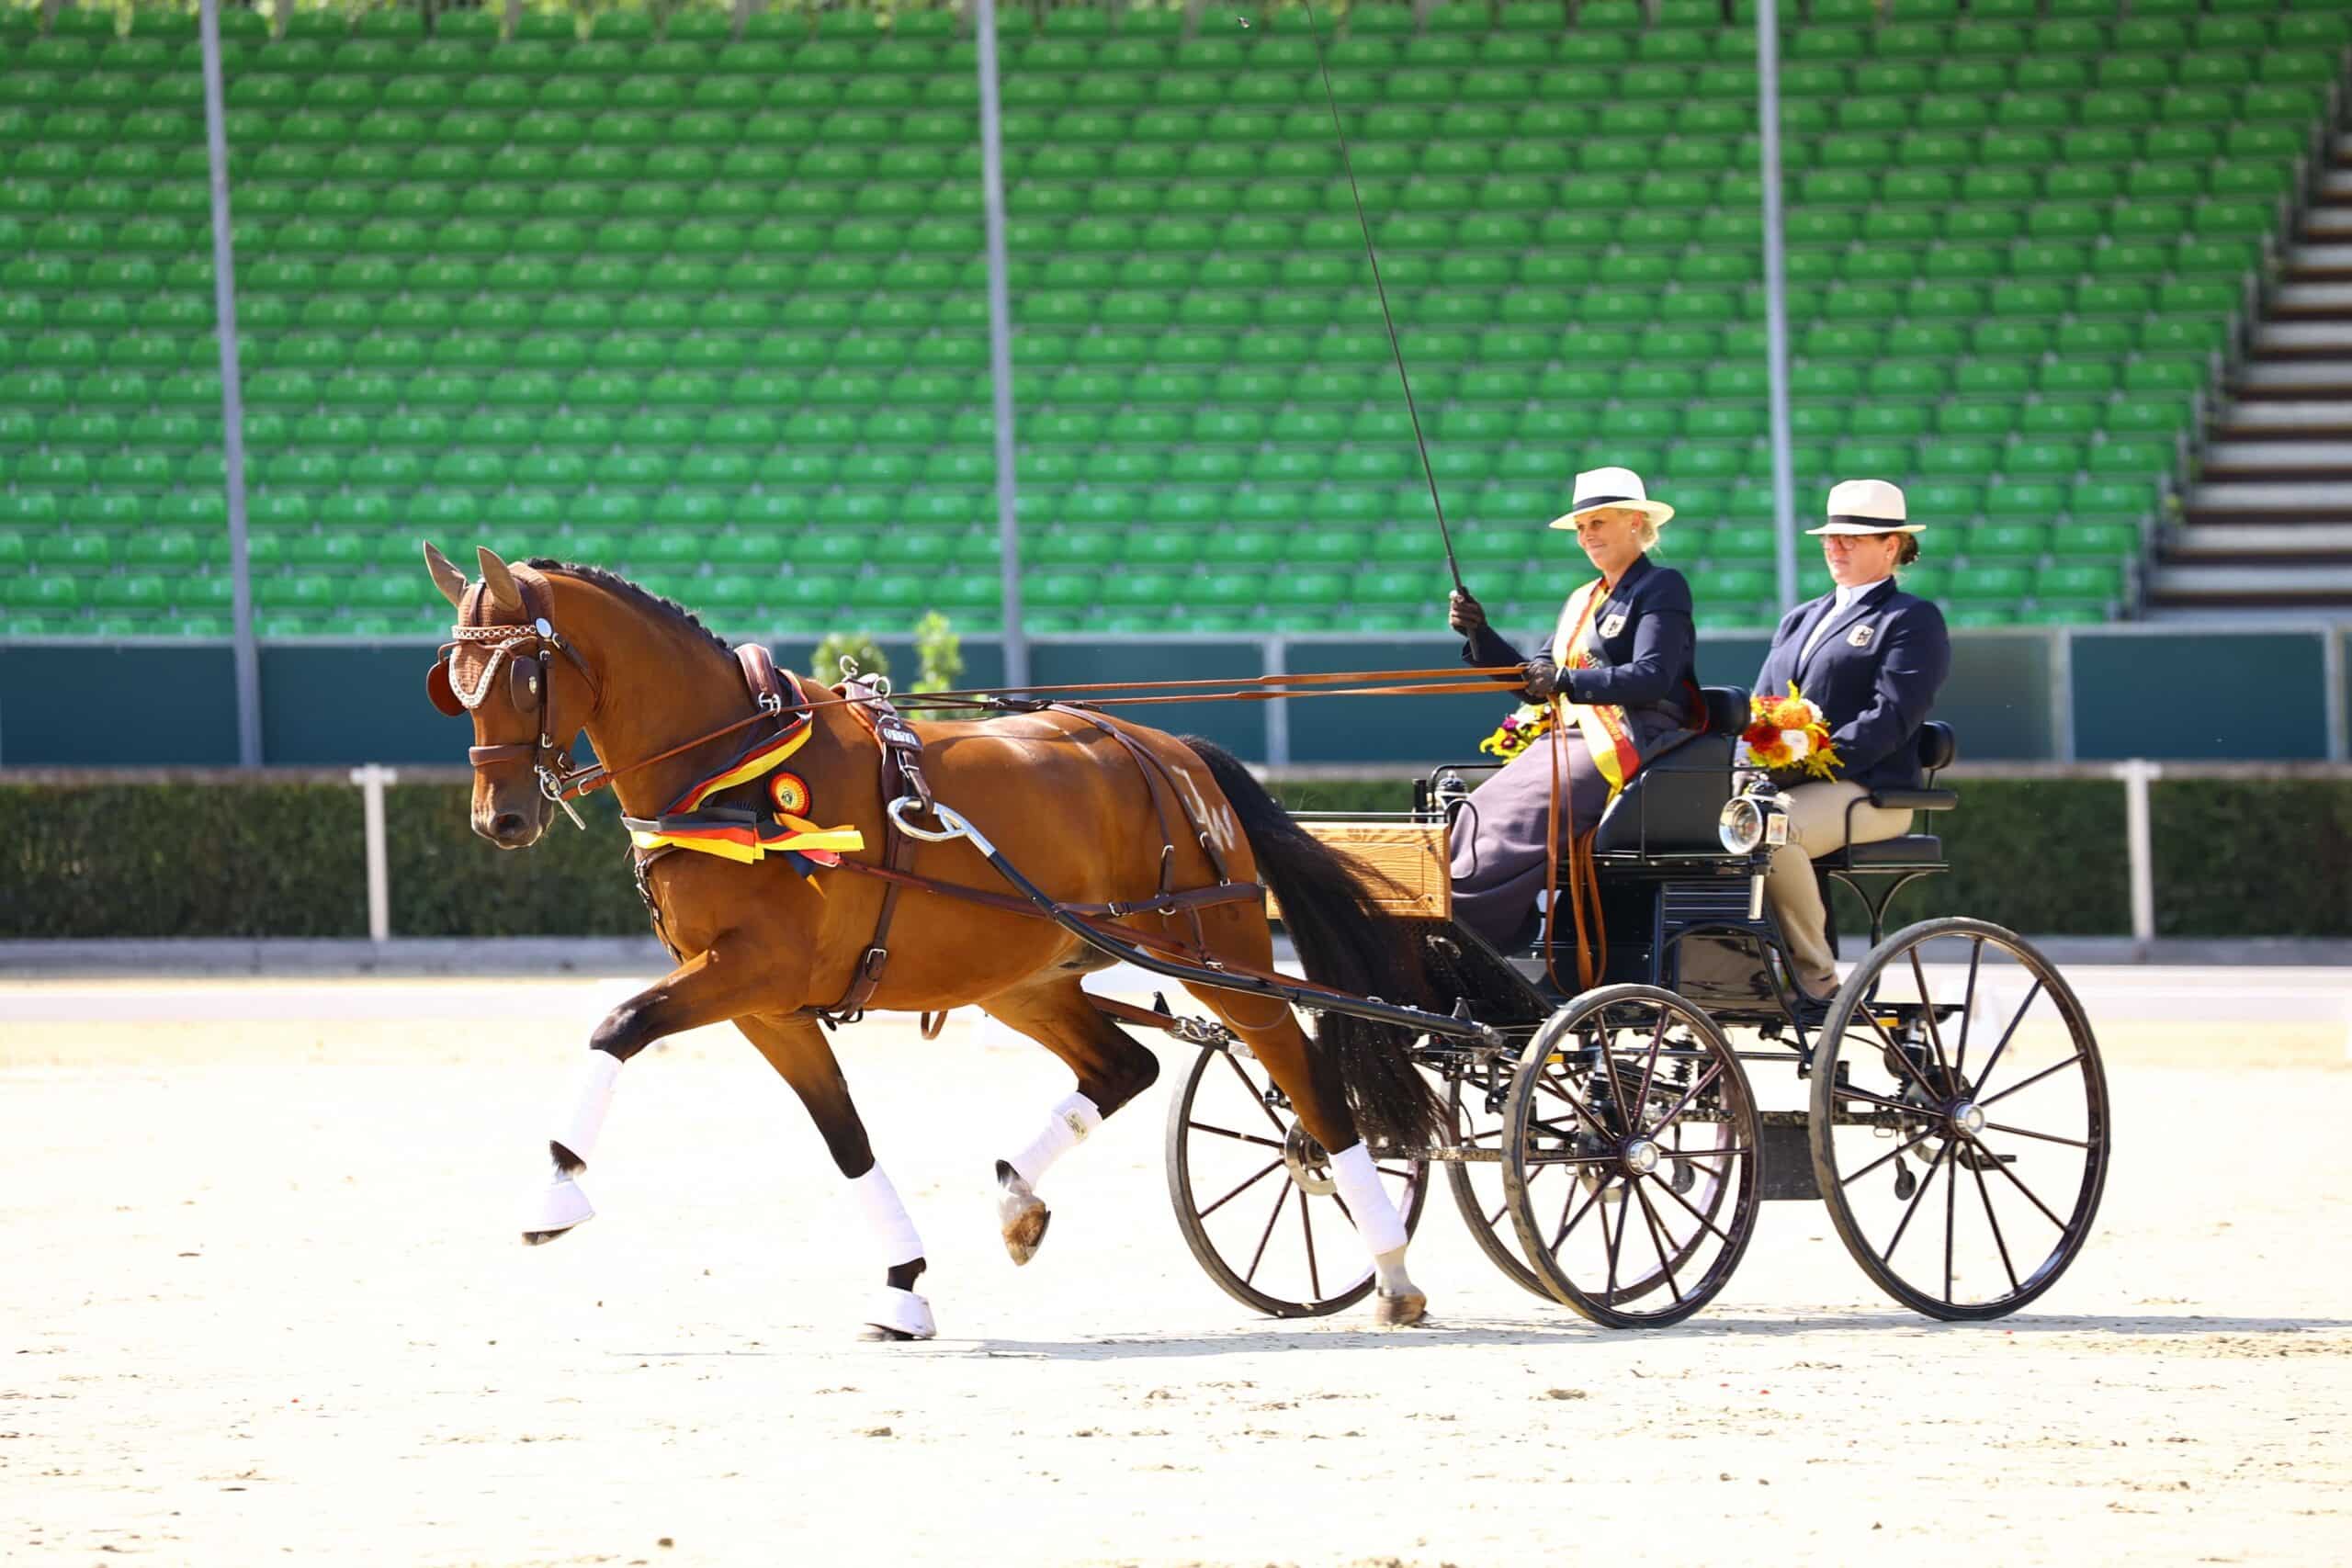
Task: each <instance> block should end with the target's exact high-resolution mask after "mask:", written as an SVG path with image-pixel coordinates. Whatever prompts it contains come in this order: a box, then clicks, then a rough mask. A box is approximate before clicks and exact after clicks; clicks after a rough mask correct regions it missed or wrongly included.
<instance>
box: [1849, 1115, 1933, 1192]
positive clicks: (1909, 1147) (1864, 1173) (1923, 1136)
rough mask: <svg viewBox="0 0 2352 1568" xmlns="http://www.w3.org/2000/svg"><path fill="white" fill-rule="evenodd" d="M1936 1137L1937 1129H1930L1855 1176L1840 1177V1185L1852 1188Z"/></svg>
mask: <svg viewBox="0 0 2352 1568" xmlns="http://www.w3.org/2000/svg"><path fill="white" fill-rule="evenodd" d="M1935 1135H1936V1129H1934V1128H1933V1127H1930V1128H1928V1130H1927V1131H1926V1132H1924V1133H1922V1134H1919V1135H1918V1136H1917V1137H1916V1138H1914V1139H1912V1140H1911V1141H1910V1142H1909V1143H1907V1144H1905V1145H1903V1146H1902V1147H1901V1148H1898V1149H1891V1150H1889V1151H1888V1152H1886V1153H1885V1154H1883V1155H1881V1156H1878V1158H1876V1159H1874V1160H1872V1161H1871V1163H1870V1164H1868V1165H1866V1166H1864V1167H1862V1168H1861V1169H1860V1170H1858V1171H1856V1172H1854V1174H1853V1175H1851V1176H1841V1177H1839V1178H1838V1186H1840V1187H1851V1186H1852V1185H1853V1184H1854V1183H1855V1182H1857V1181H1860V1179H1862V1178H1863V1177H1865V1176H1868V1175H1869V1174H1870V1173H1871V1171H1873V1170H1876V1169H1877V1168H1879V1167H1880V1166H1883V1165H1884V1164H1885V1163H1886V1162H1887V1161H1888V1160H1891V1159H1897V1158H1900V1157H1901V1156H1904V1155H1905V1154H1907V1153H1908V1152H1910V1151H1911V1150H1913V1149H1916V1148H1917V1147H1918V1146H1919V1145H1921V1144H1924V1143H1926V1142H1927V1141H1928V1139H1929V1138H1932V1137H1934V1136H1935Z"/></svg>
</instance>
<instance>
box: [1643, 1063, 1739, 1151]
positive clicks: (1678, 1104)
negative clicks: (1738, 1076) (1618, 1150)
mask: <svg viewBox="0 0 2352 1568" xmlns="http://www.w3.org/2000/svg"><path fill="white" fill-rule="evenodd" d="M1723 1076H1724V1065H1723V1064H1722V1063H1721V1062H1717V1063H1716V1064H1715V1065H1714V1066H1712V1067H1709V1068H1708V1069H1707V1076H1706V1077H1702V1078H1701V1079H1700V1080H1699V1081H1698V1082H1697V1083H1694V1084H1692V1085H1691V1087H1690V1089H1687V1090H1686V1091H1684V1093H1683V1096H1682V1098H1681V1099H1680V1100H1676V1101H1675V1102H1674V1109H1673V1110H1671V1111H1668V1112H1667V1113H1666V1114H1665V1115H1664V1116H1661V1117H1660V1118H1658V1120H1657V1124H1656V1125H1654V1126H1652V1127H1650V1128H1649V1129H1648V1131H1647V1133H1646V1134H1645V1135H1646V1136H1650V1137H1655V1136H1656V1135H1657V1134H1660V1133H1663V1132H1665V1131H1666V1130H1667V1129H1668V1127H1671V1126H1673V1125H1674V1124H1675V1122H1678V1121H1679V1120H1681V1117H1682V1113H1683V1112H1684V1111H1688V1110H1690V1109H1691V1101H1692V1100H1697V1099H1698V1098H1699V1097H1700V1096H1701V1095H1702V1094H1704V1093H1706V1092H1707V1089H1708V1086H1709V1085H1711V1084H1713V1082H1714V1081H1715V1080H1716V1079H1717V1078H1719V1077H1723Z"/></svg>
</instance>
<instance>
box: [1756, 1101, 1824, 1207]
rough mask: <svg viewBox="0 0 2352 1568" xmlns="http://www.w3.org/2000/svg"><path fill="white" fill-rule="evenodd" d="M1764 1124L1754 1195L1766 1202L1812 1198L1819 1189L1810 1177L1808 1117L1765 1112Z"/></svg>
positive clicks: (1788, 1112)
mask: <svg viewBox="0 0 2352 1568" xmlns="http://www.w3.org/2000/svg"><path fill="white" fill-rule="evenodd" d="M1758 1120H1759V1121H1761V1122H1763V1123H1764V1128H1763V1131H1764V1149H1763V1154H1764V1159H1763V1171H1762V1174H1761V1177H1760V1179H1758V1183H1757V1193H1756V1196H1757V1197H1758V1198H1759V1199H1761V1200H1763V1201H1766V1202H1768V1203H1769V1202H1773V1201H1795V1200H1798V1199H1815V1200H1817V1199H1819V1198H1820V1196H1821V1189H1820V1188H1819V1187H1818V1186H1816V1185H1815V1182H1814V1179H1813V1139H1812V1135H1811V1134H1810V1133H1808V1132H1807V1130H1806V1129H1807V1127H1808V1126H1809V1125H1810V1122H1811V1118H1809V1117H1808V1116H1806V1114H1805V1113H1804V1111H1764V1112H1763V1113H1762V1114H1761V1115H1760V1116H1759V1117H1758Z"/></svg>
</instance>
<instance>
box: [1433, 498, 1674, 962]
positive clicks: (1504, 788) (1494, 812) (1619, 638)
mask: <svg viewBox="0 0 2352 1568" xmlns="http://www.w3.org/2000/svg"><path fill="white" fill-rule="evenodd" d="M1673 515H1674V508H1672V507H1671V506H1668V505H1667V504H1666V503H1665V502H1658V501H1652V500H1650V499H1648V497H1647V496H1646V495H1645V494H1644V492H1643V490H1642V481H1641V479H1640V478H1639V477H1638V476H1637V475H1635V474H1634V472H1633V471H1632V470H1631V469H1629V468H1594V469H1590V470H1589V471H1588V472H1585V473H1581V474H1578V475H1577V485H1576V499H1575V502H1574V503H1573V505H1571V507H1570V508H1569V511H1568V513H1567V514H1566V516H1564V517H1560V518H1556V519H1555V520H1554V521H1553V524H1552V526H1553V527H1555V528H1573V529H1575V530H1576V534H1577V543H1578V544H1579V545H1582V546H1583V547H1584V553H1585V555H1586V557H1587V558H1589V559H1590V560H1591V562H1592V565H1593V568H1594V570H1597V571H1599V572H1600V579H1599V581H1594V582H1591V583H1588V584H1587V585H1585V586H1584V587H1582V588H1580V589H1578V590H1577V591H1576V592H1574V593H1572V594H1570V595H1569V596H1568V601H1567V604H1566V606H1565V607H1564V608H1563V609H1562V611H1561V613H1560V619H1559V623H1558V625H1557V626H1556V627H1555V629H1554V632H1553V636H1552V638H1551V641H1550V644H1549V651H1548V654H1544V653H1539V654H1538V655H1537V656H1536V657H1535V658H1533V659H1531V660H1521V657H1520V654H1519V651H1518V650H1517V649H1514V648H1512V647H1511V646H1510V644H1509V643H1507V642H1505V641H1504V640H1503V639H1502V638H1501V637H1498V636H1497V635H1496V634H1495V631H1494V628H1492V627H1491V626H1488V625H1487V613H1486V611H1485V610H1484V609H1483V608H1482V607H1481V606H1480V605H1479V604H1478V601H1477V600H1476V599H1474V598H1472V597H1471V596H1470V595H1469V594H1468V593H1466V592H1462V591H1461V590H1459V589H1457V590H1456V591H1455V592H1454V594H1453V601H1452V603H1451V604H1450V606H1449V610H1448V614H1447V616H1446V624H1447V625H1448V626H1452V627H1453V629H1454V630H1455V631H1457V632H1459V633H1461V634H1462V636H1463V637H1464V638H1465V639H1467V640H1466V641H1464V644H1463V649H1462V656H1463V658H1464V660H1467V661H1468V662H1469V663H1471V664H1473V665H1496V664H1510V665H1517V664H1520V663H1521V662H1524V663H1525V664H1526V666H1527V669H1526V672H1525V675H1524V677H1523V679H1524V681H1525V687H1524V689H1525V692H1526V694H1527V698H1528V700H1529V701H1530V702H1544V701H1545V700H1547V699H1549V698H1551V697H1552V696H1554V695H1555V694H1556V695H1558V696H1560V697H1562V698H1564V699H1565V700H1566V704H1567V706H1566V721H1567V725H1566V728H1567V730H1568V733H1567V734H1566V736H1564V737H1563V738H1562V739H1563V744H1562V746H1561V750H1562V752H1563V754H1564V755H1563V761H1565V763H1566V767H1565V768H1564V769H1563V773H1564V774H1565V777H1564V778H1563V780H1562V789H1561V794H1560V803H1561V807H1562V813H1561V815H1562V818H1563V820H1562V821H1561V822H1560V823H1559V824H1558V828H1557V830H1558V832H1559V835H1560V844H1561V848H1562V850H1563V852H1565V851H1566V848H1567V847H1568V843H1569V840H1570V839H1571V838H1572V837H1573V836H1574V835H1575V834H1577V833H1582V832H1585V831H1588V830H1589V829H1591V827H1592V826H1593V824H1595V823H1596V822H1598V821H1600V813H1601V811H1602V809H1603V808H1604V807H1607V806H1608V804H1609V801H1610V799H1611V796H1613V795H1615V794H1616V793H1617V791H1618V790H1619V789H1621V788H1623V786H1624V784H1625V781H1626V780H1627V779H1629V778H1631V777H1633V775H1634V771H1635V770H1636V769H1638V768H1639V767H1640V766H1641V764H1642V759H1643V758H1644V757H1646V756H1652V755H1655V754H1656V753H1657V751H1658V750H1659V749H1660V748H1661V747H1663V746H1664V745H1666V744H1667V743H1668V742H1669V741H1672V740H1677V739H1681V738H1682V737H1683V736H1684V735H1685V734H1687V733H1688V732H1689V731H1691V730H1693V729H1696V728H1701V727H1702V715H1703V711H1704V710H1703V709H1702V707H1701V705H1700V702H1701V699H1700V696H1699V686H1698V680H1697V677H1696V674H1695V672H1694V671H1693V670H1692V667H1691V647H1692V640H1693V638H1692V633H1691V585H1690V584H1689V583H1687V582H1685V581H1683V579H1682V574H1681V573H1680V572H1679V571H1676V570H1673V569H1671V568H1669V567H1661V566H1657V565H1653V564H1652V563H1651V561H1650V558H1649V557H1648V556H1646V555H1645V554H1643V551H1645V549H1647V548H1648V547H1650V546H1652V545H1655V544H1657V530H1658V525H1659V524H1661V523H1664V522H1666V521H1667V520H1668V518H1670V517H1672V516H1673ZM1552 748H1553V742H1552V740H1551V739H1549V738H1548V737H1547V738H1544V739H1538V740H1537V741H1536V742H1535V743H1534V744H1533V745H1532V746H1530V747H1528V749H1527V750H1524V751H1522V752H1521V753H1520V755H1519V756H1517V757H1516V758H1514V759H1512V760H1511V761H1510V763H1509V764H1508V765H1507V766H1505V767H1504V768H1503V769H1502V770H1501V771H1500V772H1498V773H1495V774H1493V775H1492V776H1490V777H1489V778H1488V779H1487V782H1486V783H1485V784H1481V785H1479V786H1478V788H1477V790H1476V792H1475V793H1473V794H1472V795H1471V796H1470V798H1469V800H1468V801H1467V802H1465V803H1464V807H1463V808H1462V812H1461V814H1460V815H1459V816H1458V817H1456V818H1455V819H1454V822H1455V833H1454V839H1453V913H1454V917H1455V919H1459V920H1461V921H1462V923H1463V924H1464V925H1466V926H1468V927H1469V928H1470V929H1471V930H1472V931H1476V932H1477V933H1478V934H1479V935H1480V936H1483V937H1485V938H1486V939H1487V941H1488V942H1494V943H1496V944H1497V945H1498V946H1500V945H1503V944H1505V943H1507V942H1511V941H1512V940H1513V938H1514V937H1515V936H1516V934H1517V933H1518V931H1519V929H1520V927H1521V924H1522V922H1523V921H1524V920H1525V919H1526V917H1527V915H1528V913H1529V911H1530V910H1531V909H1532V908H1533V907H1534V903H1535V895H1536V894H1537V892H1539V891H1540V890H1541V889H1542V888H1543V886H1544V874H1545V865H1546V862H1547V858H1548V856H1547V851H1546V845H1547V840H1548V836H1549V833H1550V832H1551V831H1552V822H1551V817H1552V774H1553V750H1552Z"/></svg>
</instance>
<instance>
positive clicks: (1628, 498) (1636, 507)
mask: <svg viewBox="0 0 2352 1568" xmlns="http://www.w3.org/2000/svg"><path fill="white" fill-rule="evenodd" d="M1607 506H1622V507H1623V508H1625V509H1626V510H1627V511H1629V512H1639V513H1645V515H1647V516H1648V518H1649V520H1650V521H1651V522H1652V523H1664V522H1666V521H1668V519H1669V518H1671V517H1672V516H1673V515H1674V508H1672V507H1671V506H1668V504H1667V503H1666V502H1662V501H1652V500H1651V499H1650V498H1649V495H1648V492H1647V491H1644V490H1643V489H1642V476H1641V475H1639V474H1637V473H1635V472H1634V470H1633V469H1631V468H1587V469H1586V470H1585V471H1584V472H1583V473H1580V474H1578V475H1577V492H1576V500H1575V501H1574V502H1571V503H1570V504H1569V506H1568V510H1567V511H1566V512H1565V513H1562V514H1561V515H1559V516H1557V517H1555V518H1553V519H1552V526H1553V527H1555V528H1573V527H1575V526H1576V525H1577V518H1579V517H1581V516H1583V515H1584V514H1585V513H1588V512H1598V511H1600V509H1601V508H1603V507H1607Z"/></svg>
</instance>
